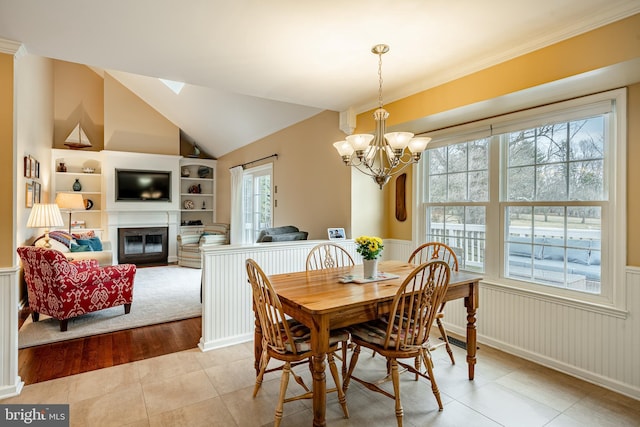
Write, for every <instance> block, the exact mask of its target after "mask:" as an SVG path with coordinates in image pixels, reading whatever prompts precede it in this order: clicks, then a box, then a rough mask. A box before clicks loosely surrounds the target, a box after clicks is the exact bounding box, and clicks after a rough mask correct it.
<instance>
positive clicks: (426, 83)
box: [353, 4, 640, 114]
mask: <svg viewBox="0 0 640 427" xmlns="http://www.w3.org/2000/svg"><path fill="white" fill-rule="evenodd" d="M638 13H640V5H638V4H633V5H627V4H625V5H622V6H618V7H614V8H610V9H609V10H607V13H605V14H602V15H601V16H599V17H598V18H597V19H592V17H588V18H585V19H583V20H582V21H578V22H576V23H574V24H573V25H571V26H566V27H562V28H558V29H557V30H556V31H552V32H548V33H542V34H540V35H539V36H538V37H533V38H531V39H529V40H527V41H526V42H524V43H522V44H519V45H517V46H514V47H513V48H511V49H506V50H503V51H500V52H497V53H496V54H494V55H488V56H487V55H484V56H481V57H478V58H476V59H475V60H474V59H471V60H466V61H465V62H464V63H460V64H457V65H456V66H451V67H449V68H447V70H442V71H440V72H435V73H434V74H432V75H429V76H428V77H426V78H424V79H421V80H420V81H414V82H412V83H409V84H406V85H403V86H401V87H398V88H396V89H395V90H386V91H385V104H390V103H392V102H395V101H398V100H400V99H404V98H407V97H409V96H411V95H415V94H416V93H419V92H422V91H425V90H428V89H431V88H433V87H437V86H440V85H442V84H445V83H448V82H451V81H453V80H456V79H459V78H462V77H465V76H468V75H470V74H473V73H476V72H478V71H481V70H484V69H487V68H489V67H492V66H494V65H498V64H501V63H504V62H506V61H509V60H511V59H514V58H518V57H520V56H523V55H526V54H528V53H531V52H535V51H537V50H540V49H543V48H545V47H548V46H551V45H554V44H556V43H560V42H562V41H565V40H568V39H570V38H572V37H575V36H579V35H581V34H585V33H588V32H589V31H593V30H596V29H598V28H601V27H604V26H605V25H608V24H612V23H614V22H617V21H620V20H622V19H625V18H628V17H630V16H633V15H636V14H638ZM377 105H378V104H377V101H374V100H369V101H368V102H366V103H363V104H359V105H356V106H354V107H353V108H354V109H355V112H356V114H361V113H364V112H367V111H370V110H373V109H375V108H376V107H377Z"/></svg>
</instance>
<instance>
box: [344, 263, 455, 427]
mask: <svg viewBox="0 0 640 427" xmlns="http://www.w3.org/2000/svg"><path fill="white" fill-rule="evenodd" d="M449 277H450V268H449V265H448V264H447V263H446V262H444V261H440V260H437V261H430V262H426V263H423V264H421V265H420V266H418V267H417V268H415V269H414V270H413V271H412V272H411V273H410V274H409V275H408V276H407V278H406V279H405V280H404V281H403V283H402V285H400V287H399V288H398V291H397V292H396V295H395V297H394V298H393V302H392V304H391V310H390V312H389V315H388V316H385V317H382V318H380V319H376V320H372V321H369V322H364V323H360V324H358V325H354V326H350V327H349V328H348V329H349V332H350V333H351V341H352V342H353V343H354V344H355V349H354V351H353V355H352V356H351V360H350V362H349V370H348V372H347V375H346V377H345V378H344V382H343V385H342V387H343V389H344V391H345V392H346V391H347V389H348V387H349V382H350V381H351V379H353V380H355V381H357V382H359V383H360V384H362V385H364V386H365V387H366V388H368V389H369V390H372V391H375V392H378V393H381V394H383V395H385V396H387V397H389V398H391V399H394V400H395V412H396V420H397V423H398V426H399V427H401V426H402V417H403V410H402V403H401V401H400V380H399V371H398V365H400V366H402V367H403V368H405V369H407V370H408V371H411V372H413V373H415V374H417V375H420V376H422V377H424V378H426V379H428V380H429V381H430V382H431V390H432V391H433V394H434V396H435V398H436V400H437V402H438V408H439V409H440V410H441V411H442V408H443V406H442V400H441V399H440V391H439V390H438V386H437V384H436V380H435V378H434V376H433V362H432V359H431V352H430V350H429V346H430V344H429V332H430V330H431V326H432V325H433V321H434V320H435V316H436V314H437V312H438V307H439V306H440V304H441V303H442V300H443V298H444V296H445V294H446V292H447V287H448V286H449ZM361 347H367V348H369V349H371V350H373V351H375V352H376V353H378V354H380V355H381V356H383V357H385V358H386V359H387V366H388V367H389V370H390V372H391V381H392V382H393V394H391V393H390V392H388V391H386V390H384V389H383V388H381V387H380V386H379V383H373V382H369V381H365V380H363V379H361V378H358V377H356V376H354V375H353V373H354V369H355V367H356V364H357V362H358V356H359V354H360V349H361ZM416 357H419V358H421V359H422V360H423V361H424V364H425V366H426V367H427V373H423V372H421V371H420V370H418V369H416V368H414V367H413V366H411V365H409V364H405V363H403V362H399V361H398V359H407V358H412V359H415V358H416Z"/></svg>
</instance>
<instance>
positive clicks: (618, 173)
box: [413, 88, 628, 318]
mask: <svg viewBox="0 0 640 427" xmlns="http://www.w3.org/2000/svg"><path fill="white" fill-rule="evenodd" d="M608 100H614V101H615V106H614V108H615V118H616V123H615V126H613V128H614V129H610V132H611V138H610V141H612V142H613V143H610V144H608V147H607V149H608V150H609V153H608V155H607V159H608V160H607V161H610V162H613V163H614V164H613V165H607V170H611V166H613V171H612V172H611V173H609V174H608V175H607V176H606V177H605V179H608V180H612V181H613V182H609V183H608V189H609V206H610V210H611V212H603V218H602V221H603V227H605V226H608V227H610V228H609V230H608V231H607V235H608V236H609V238H608V239H607V241H606V242H604V241H603V242H602V254H603V257H604V256H605V255H604V254H605V252H606V253H607V255H606V256H607V261H608V262H607V264H605V266H608V267H609V268H611V269H612V271H605V270H606V269H605V268H603V270H602V278H603V279H602V288H601V289H602V294H601V295H595V296H593V295H589V294H583V293H580V294H576V293H575V292H571V291H565V290H563V289H555V288H549V287H547V286H538V285H535V284H530V285H529V284H528V283H527V284H526V285H523V282H520V281H515V280H511V279H507V278H504V277H502V274H501V266H502V264H501V260H502V259H503V250H504V249H503V247H502V246H503V245H502V233H503V232H504V231H503V230H502V227H501V226H500V224H504V218H502V217H501V216H502V215H503V213H502V212H501V204H500V202H497V203H496V202H495V200H496V197H497V196H495V195H494V193H493V192H494V191H499V188H497V187H496V184H495V183H496V180H497V181H498V182H499V180H500V178H499V175H500V168H496V167H494V166H493V165H495V164H496V163H494V162H500V160H501V159H500V158H499V157H500V154H499V150H491V151H490V153H489V156H490V158H489V162H490V165H491V167H490V172H489V173H490V178H489V180H490V185H491V188H490V190H489V191H490V192H491V193H490V197H491V198H492V199H493V200H494V201H492V203H490V207H489V208H488V209H487V224H489V221H494V222H496V221H499V222H498V223H497V225H496V224H493V226H494V227H495V226H497V229H496V230H499V231H500V235H498V233H487V240H486V247H488V248H489V247H497V248H500V249H499V252H500V253H499V255H498V256H497V257H492V258H491V262H487V264H486V265H485V280H484V281H483V282H484V283H487V284H491V285H492V286H499V287H503V288H509V289H511V290H513V292H516V293H523V294H526V295H529V296H534V297H537V298H542V299H548V300H551V301H553V302H556V303H562V304H568V305H571V306H575V307H577V308H580V309H586V310H591V311H596V312H599V313H604V314H608V315H611V316H615V317H622V318H624V317H626V316H627V314H628V313H627V311H626V298H625V295H626V282H625V277H626V276H625V269H626V260H627V253H626V247H627V222H626V220H627V201H626V192H627V185H626V180H627V164H626V159H627V128H626V122H627V91H626V88H622V89H616V90H612V91H607V92H601V93H598V94H594V95H588V96H584V97H580V98H575V99H572V100H568V101H562V102H557V103H553V104H549V105H545V106H542V107H534V108H531V109H528V110H526V111H519V112H516V113H510V114H505V115H502V116H498V117H494V118H492V119H486V120H481V121H478V122H474V123H468V124H465V125H461V126H459V127H451V128H447V129H444V130H441V131H438V132H433V133H428V132H427V133H425V134H424V135H427V136H430V137H432V138H434V145H433V146H431V147H434V146H435V147H439V146H442V145H448V144H450V143H454V142H461V140H459V138H457V137H456V135H458V134H460V133H462V134H463V135H464V137H465V138H466V137H468V136H471V138H473V137H474V136H473V135H476V134H477V135H483V134H484V133H485V132H486V129H487V128H489V129H496V128H497V129H499V128H503V129H505V128H506V126H512V125H513V124H514V123H517V122H522V123H524V122H525V121H527V120H528V119H530V118H531V117H532V116H538V117H540V116H542V115H555V114H561V111H562V110H567V109H576V108H579V107H580V106H584V108H585V109H589V108H601V105H602V104H601V103H603V102H606V101H608ZM494 133H496V134H497V132H494ZM500 133H502V132H500ZM465 138H463V139H465ZM426 158H427V156H423V159H422V160H421V161H420V162H419V163H418V164H417V165H416V166H415V167H414V176H415V177H416V179H414V189H413V200H415V206H414V209H413V212H414V213H413V221H414V224H415V226H414V227H413V241H414V243H418V242H420V240H421V238H422V236H425V235H426V229H425V228H426V227H425V226H426V222H427V221H426V220H427V218H426V217H425V211H426V210H425V209H423V205H422V203H423V200H424V195H425V185H424V182H425V176H424V174H425V173H426V170H427V168H426V160H425V159H426ZM494 174H497V176H494ZM498 194H499V193H498ZM611 215H612V217H611ZM603 267H604V266H603ZM605 281H607V282H608V283H605ZM524 283H526V282H524ZM575 295H579V297H578V298H576V297H574V296H575Z"/></svg>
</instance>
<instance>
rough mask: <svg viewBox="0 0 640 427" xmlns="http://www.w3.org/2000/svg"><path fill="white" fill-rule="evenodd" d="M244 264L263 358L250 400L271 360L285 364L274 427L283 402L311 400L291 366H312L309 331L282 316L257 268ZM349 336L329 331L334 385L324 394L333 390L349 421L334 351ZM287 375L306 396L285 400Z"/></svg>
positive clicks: (256, 265)
mask: <svg viewBox="0 0 640 427" xmlns="http://www.w3.org/2000/svg"><path fill="white" fill-rule="evenodd" d="M245 264H246V269H247V275H248V276H249V282H250V283H251V288H252V294H253V306H254V310H255V312H256V315H257V317H258V321H259V323H260V328H261V329H262V355H261V357H260V370H259V372H258V376H257V377H256V384H255V387H254V389H253V397H256V396H257V394H258V391H259V390H260V386H261V385H262V380H263V378H264V374H265V371H266V369H267V365H269V361H270V360H271V359H272V358H273V359H276V360H279V361H281V362H284V365H283V367H282V377H281V380H280V394H279V397H278V403H277V405H276V412H275V418H274V426H276V427H277V426H279V425H280V422H281V421H282V414H283V407H284V404H285V403H287V402H291V401H294V400H300V399H311V398H312V397H313V391H311V390H309V388H308V387H307V386H306V384H305V383H304V381H303V379H302V378H301V377H300V376H298V375H296V374H295V373H294V372H293V370H292V365H294V364H296V363H298V362H302V361H307V362H308V363H307V365H308V366H311V355H312V352H311V331H310V329H309V328H308V327H306V326H305V325H303V324H302V323H300V322H298V321H296V320H295V319H291V318H287V317H286V316H285V313H284V311H283V309H282V304H281V303H280V299H279V298H278V295H277V294H276V292H275V290H274V289H273V287H272V286H271V282H269V278H268V277H267V275H266V274H265V273H264V271H262V269H261V268H260V266H259V265H258V264H257V263H256V262H255V261H254V260H252V259H247V260H246V263H245ZM348 336H349V335H348V333H347V332H346V331H345V330H344V329H337V330H332V331H330V334H329V352H328V353H327V360H328V362H329V369H330V371H331V376H332V377H333V381H334V382H335V385H336V387H335V388H331V389H328V390H327V393H329V392H333V391H335V392H337V393H338V401H339V403H340V405H341V406H342V411H343V412H344V417H345V418H349V410H348V409H347V401H346V398H345V394H344V391H343V390H342V386H341V382H340V377H339V374H338V368H337V367H336V363H335V359H334V352H335V351H336V350H337V348H338V343H340V342H343V341H345V340H347V338H348ZM289 375H292V376H293V377H294V379H295V380H296V382H297V383H298V384H300V385H301V386H302V388H304V390H305V393H303V394H300V395H297V396H293V397H289V398H285V395H286V392H287V386H288V385H289Z"/></svg>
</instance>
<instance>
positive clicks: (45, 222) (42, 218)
mask: <svg viewBox="0 0 640 427" xmlns="http://www.w3.org/2000/svg"><path fill="white" fill-rule="evenodd" d="M63 225H64V221H63V220H62V215H61V214H60V209H59V208H58V205H56V204H55V203H36V204H34V205H33V208H32V209H31V213H30V214H29V219H28V220H27V227H29V228H51V227H62V226H63Z"/></svg>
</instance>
